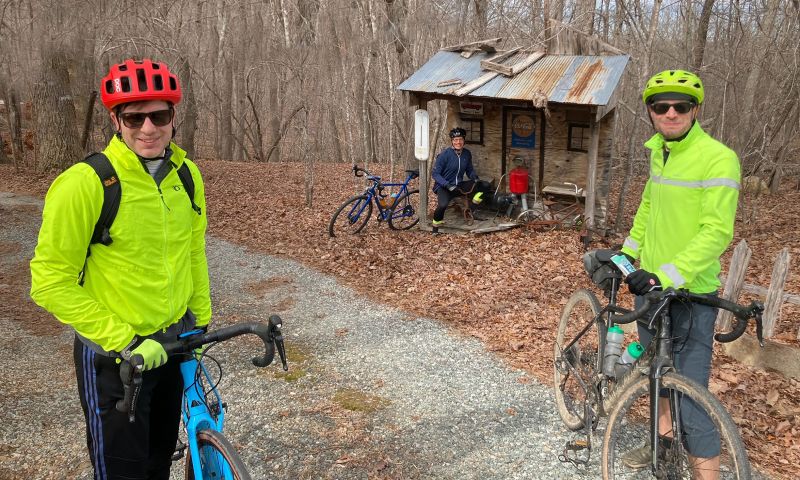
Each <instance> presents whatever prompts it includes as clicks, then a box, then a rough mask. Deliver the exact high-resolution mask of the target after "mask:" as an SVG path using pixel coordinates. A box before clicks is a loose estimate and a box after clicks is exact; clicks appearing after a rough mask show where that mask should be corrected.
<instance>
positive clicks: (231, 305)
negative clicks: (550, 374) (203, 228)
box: [0, 194, 600, 479]
mask: <svg viewBox="0 0 800 480" xmlns="http://www.w3.org/2000/svg"><path fill="white" fill-rule="evenodd" d="M40 209H41V202H40V201H38V200H36V199H31V198H27V197H20V196H10V195H2V194H0V217H2V218H3V221H2V222H0V247H2V248H0V267H2V268H3V269H10V268H12V267H15V266H16V267H17V268H18V267H19V266H20V264H21V262H24V265H25V266H27V261H28V260H29V259H30V257H31V256H32V252H33V246H34V243H35V238H36V232H37V229H38V222H39V219H38V217H37V215H36V214H37V213H38V212H39V211H40ZM14 245H20V246H21V247H19V248H15V247H14ZM208 252H209V263H210V269H211V279H212V294H213V300H214V306H215V322H216V324H217V325H223V324H226V323H231V322H238V321H247V320H253V319H264V318H266V316H267V315H268V314H269V313H279V314H280V315H281V316H282V317H283V318H284V332H285V334H286V343H287V347H288V348H289V353H290V371H289V374H288V375H286V374H282V373H281V370H280V369H279V368H277V367H275V366H270V367H268V368H266V369H256V368H255V367H253V366H252V365H251V364H250V363H249V358H250V356H252V355H253V354H254V353H256V349H257V347H258V345H257V343H256V341H253V340H250V339H241V340H240V341H232V342H227V343H226V344H223V345H219V346H218V347H217V348H214V350H213V352H215V353H214V354H215V356H216V357H217V358H219V359H220V362H221V364H222V368H223V370H224V373H225V376H224V378H223V382H222V385H221V391H222V393H223V395H224V397H225V400H226V402H227V405H228V416H227V417H226V420H227V424H226V433H227V435H228V437H229V439H230V440H231V441H232V442H233V443H234V444H235V445H236V446H237V448H238V449H239V450H240V452H241V453H242V456H243V458H244V460H245V463H246V464H247V465H248V466H249V467H250V469H251V471H252V474H253V478H258V479H261V478H273V477H274V478H292V479H294V478H308V479H318V478H331V479H366V478H393V479H394V478H459V479H473V478H474V479H478V478H480V479H486V478H497V479H514V478H520V479H521V478H542V479H554V478H582V477H586V478H597V477H598V476H599V466H598V464H597V458H595V460H594V462H593V464H592V465H590V467H589V468H588V469H587V470H586V472H581V471H579V470H576V469H575V468H574V467H572V466H571V465H565V464H562V463H560V462H559V461H558V459H557V455H558V453H559V452H560V451H561V449H562V448H563V445H564V443H565V442H566V441H567V440H568V439H569V438H571V436H570V435H569V434H568V432H567V431H566V429H565V428H564V427H562V425H561V423H560V420H559V419H558V416H557V414H556V413H555V407H554V405H553V401H552V391H551V389H550V388H548V387H546V386H543V385H541V384H539V383H538V382H536V381H535V380H533V379H532V378H530V377H529V376H527V375H526V374H525V373H524V372H522V371H519V370H514V369H511V368H508V367H507V366H506V365H504V363H503V362H502V361H501V360H500V359H498V358H497V357H496V356H495V355H493V354H492V353H490V352H487V351H485V349H484V347H483V345H482V344H481V343H480V342H479V341H477V340H475V339H472V338H465V337H463V336H461V335H459V334H457V333H455V332H453V331H451V330H449V329H448V328H446V327H445V326H443V325H442V324H441V323H439V322H437V321H435V320H431V319H427V318H418V317H414V316H410V315H408V314H406V313H404V312H402V311H398V310H395V309H392V308H388V307H386V306H383V305H378V304H374V303H371V302H370V301H368V300H367V299H365V298H363V297H360V296H358V295H357V294H355V293H354V292H353V291H352V290H350V289H348V288H347V287H344V286H342V285H341V284H339V283H338V282H337V281H336V280H335V279H333V278H331V277H328V276H325V275H321V274H320V273H318V272H316V271H314V270H311V269H309V268H306V267H305V266H303V265H301V264H299V263H296V262H294V261H290V260H286V259H282V258H276V257H270V256H267V255H261V254H256V253H252V252H248V251H246V250H244V249H243V248H241V247H239V246H236V245H232V244H230V243H227V242H224V241H221V240H217V239H214V238H210V239H209V243H208ZM11 287H12V286H11V285H8V284H2V282H0V293H2V294H3V297H4V298H8V296H7V293H8V292H11V290H12V288H11ZM5 301H6V300H4V302H5ZM9 316H10V315H7V314H6V315H0V329H2V331H3V333H4V334H3V335H0V358H2V359H3V364H4V368H2V369H0V385H2V390H0V404H2V407H3V408H2V409H0V412H2V413H0V415H2V417H1V418H0V465H2V466H1V467H0V478H37V479H51V478H52V479H61V478H79V479H88V478H90V472H89V466H88V462H87V460H86V454H85V447H84V436H83V422H82V415H81V413H80V406H79V404H78V400H77V395H76V393H75V380H74V373H73V367H72V361H71V343H72V334H71V333H70V332H69V330H68V329H65V328H53V329H52V333H50V334H43V333H42V331H41V329H39V330H36V331H32V330H31V329H30V328H26V326H25V325H24V324H23V322H21V321H20V320H19V319H18V318H9ZM51 321H52V322H55V320H51ZM543 341H549V339H544V340H543ZM54 358H57V359H59V360H61V361H64V359H66V361H65V363H64V364H62V365H58V366H55V365H54V364H53V362H52V359H54ZM12 361H13V364H12V363H11V362H12ZM10 367H11V368H10ZM599 453H600V452H599V449H598V450H596V454H595V457H599ZM179 470H180V469H179V468H178V467H177V466H176V468H175V469H174V471H175V475H174V478H177V479H180V478H182V474H181V473H180V471H179Z"/></svg>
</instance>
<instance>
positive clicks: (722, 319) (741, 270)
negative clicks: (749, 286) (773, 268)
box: [717, 240, 753, 331]
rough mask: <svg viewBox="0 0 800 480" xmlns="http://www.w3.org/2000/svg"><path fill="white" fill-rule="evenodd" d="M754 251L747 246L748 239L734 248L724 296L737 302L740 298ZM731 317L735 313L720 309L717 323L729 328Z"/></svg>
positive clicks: (726, 328) (723, 329) (725, 328)
mask: <svg viewBox="0 0 800 480" xmlns="http://www.w3.org/2000/svg"><path fill="white" fill-rule="evenodd" d="M752 254H753V251H752V250H751V249H750V247H748V246H747V241H746V240H742V241H740V242H739V244H738V245H736V248H734V249H733V256H732V257H731V266H730V268H729V269H728V277H727V278H726V280H725V289H724V290H723V292H722V298H724V299H725V300H730V301H731V302H735V301H737V300H738V298H739V292H740V291H741V290H742V285H744V275H745V273H746V272H747V265H748V264H749V263H750V256H751V255H752ZM731 317H733V314H732V313H731V312H729V311H727V310H724V309H720V310H719V313H718V314H717V325H719V326H720V328H721V329H722V331H726V330H728V328H730V324H731Z"/></svg>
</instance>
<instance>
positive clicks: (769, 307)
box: [764, 248, 789, 338]
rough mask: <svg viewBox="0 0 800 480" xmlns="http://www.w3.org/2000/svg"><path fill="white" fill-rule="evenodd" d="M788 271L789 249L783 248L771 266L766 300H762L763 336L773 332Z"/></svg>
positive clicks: (768, 336)
mask: <svg viewBox="0 0 800 480" xmlns="http://www.w3.org/2000/svg"><path fill="white" fill-rule="evenodd" d="M788 272H789V249H788V248H784V249H783V250H781V253H780V254H778V258H777V259H776V260H775V266H774V267H772V277H771V278H770V282H769V290H767V300H766V301H765V302H764V338H770V337H772V335H773V334H774V333H775V323H776V322H777V320H778V316H779V315H780V313H781V305H783V286H784V284H785V283H786V276H787V274H788Z"/></svg>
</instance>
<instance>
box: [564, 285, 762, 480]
mask: <svg viewBox="0 0 800 480" xmlns="http://www.w3.org/2000/svg"><path fill="white" fill-rule="evenodd" d="M609 280H610V281H611V285H610V289H609V290H608V291H607V292H606V296H607V298H608V300H609V301H608V303H607V304H606V305H605V306H604V307H603V306H601V305H600V304H597V307H599V308H596V309H595V310H594V311H596V312H597V313H596V314H595V315H593V317H592V318H591V319H588V321H586V323H585V324H583V323H582V322H581V323H577V324H574V326H575V327H576V328H577V329H578V332H577V333H576V334H574V335H573V336H572V338H569V337H567V338H564V339H563V342H562V343H561V344H560V345H559V351H558V352H559V353H558V355H557V357H556V365H555V367H556V369H557V372H562V374H568V375H569V377H567V376H565V377H564V378H563V380H565V381H566V379H567V378H570V377H571V378H572V380H573V381H574V382H576V383H577V386H578V388H579V390H578V391H583V393H584V397H583V399H582V402H583V405H582V407H583V408H582V410H583V416H582V422H581V423H582V424H583V425H582V426H581V427H580V429H582V430H583V431H584V432H585V435H586V440H585V441H571V442H569V443H567V446H566V447H565V450H564V453H563V454H562V455H560V456H559V458H560V459H561V461H563V462H571V463H575V464H586V463H588V460H589V455H590V454H591V453H588V454H587V455H586V456H585V458H583V456H578V455H577V454H571V453H570V452H577V451H578V450H583V449H587V450H588V451H589V452H591V431H592V430H593V429H594V426H595V425H596V423H595V422H596V421H597V420H598V419H599V417H603V416H607V415H608V414H609V412H606V411H605V410H606V408H609V407H613V405H611V406H609V405H606V401H605V399H606V398H607V397H609V394H610V392H609V388H610V386H611V385H614V384H616V385H617V388H619V385H620V384H622V383H623V378H625V377H622V378H617V377H616V376H609V375H606V374H605V373H604V371H603V362H604V358H605V351H606V346H607V345H606V332H607V331H608V329H609V328H611V327H612V326H614V325H615V324H625V323H631V322H634V321H636V322H639V323H640V324H642V325H646V326H648V327H649V328H651V329H652V328H655V329H656V333H655V335H654V336H653V338H652V340H651V342H650V344H649V345H648V347H647V352H646V353H645V354H644V355H643V359H645V360H646V362H647V363H645V364H644V365H641V366H640V367H638V369H639V371H641V373H644V372H643V371H642V369H643V368H644V366H645V365H646V368H647V377H648V379H649V382H648V391H649V392H650V395H649V408H648V413H649V416H650V418H649V419H648V424H649V432H648V433H649V435H648V437H649V439H650V445H651V446H652V452H651V453H652V458H651V464H650V467H651V469H652V473H653V474H654V475H655V474H656V473H657V472H658V471H659V466H660V463H661V462H662V461H663V460H661V459H660V458H659V457H658V453H659V449H660V448H661V447H658V445H659V440H658V439H659V416H660V414H661V413H662V412H661V411H660V409H661V408H662V406H661V405H659V403H660V402H659V399H660V398H661V397H660V395H659V392H661V390H662V380H663V379H664V378H665V375H667V374H668V373H669V372H671V371H675V372H676V373H678V374H680V372H677V371H676V369H675V366H674V363H673V355H674V353H673V337H672V317H671V313H670V308H669V307H670V305H671V304H672V302H673V301H676V300H686V301H690V302H694V303H698V304H704V305H708V306H712V307H716V308H724V309H726V310H729V311H731V312H733V313H734V315H735V316H736V322H737V323H736V325H735V326H734V328H733V330H732V331H731V332H729V333H724V334H716V335H715V339H716V340H717V341H720V342H728V341H732V340H734V339H736V338H738V337H739V336H741V334H742V333H743V332H744V330H745V328H746V326H747V323H748V319H750V318H753V319H755V322H756V333H757V336H758V338H759V341H761V312H763V305H761V304H760V303H759V302H753V303H751V305H750V306H749V307H744V306H741V305H738V304H736V303H733V302H729V301H727V300H724V299H720V298H718V297H709V296H705V295H697V294H692V293H689V292H685V291H677V290H673V289H667V290H666V291H664V292H660V291H659V292H654V293H652V294H647V295H646V296H645V297H643V298H644V301H643V303H642V305H641V306H639V307H638V308H637V309H635V310H634V311H629V310H626V309H623V308H621V307H618V306H617V292H618V290H619V288H620V286H621V282H622V276H621V275H619V274H617V276H615V277H612V278H610V279H609ZM563 321H564V320H563V318H562V322H563ZM594 326H596V327H597V333H594V332H591V329H592V327H594ZM559 328H560V329H561V328H562V327H559ZM559 331H561V330H559ZM595 334H596V335H597V336H598V338H597V342H598V343H597V345H598V346H597V358H596V359H594V362H591V363H593V364H594V365H592V366H591V367H589V365H591V363H590V362H585V363H583V365H584V366H583V367H582V366H581V365H582V363H581V362H580V361H579V362H575V359H577V358H580V352H581V348H580V346H579V345H578V344H579V342H581V340H582V339H584V338H586V335H590V336H592V337H593V336H594V335H595ZM560 335H561V333H559V336H560ZM576 347H577V349H576ZM573 352H577V353H578V356H575V353H573ZM634 368H637V367H634ZM637 375H638V374H637ZM612 380H613V382H612ZM565 385H566V383H561V384H556V385H555V388H556V389H563V388H564V386H565ZM668 400H669V411H670V414H671V423H672V432H673V433H672V441H673V442H677V444H682V440H683V438H682V437H683V435H684V433H683V431H682V428H681V427H680V426H681V425H682V423H681V418H680V416H681V411H680V408H679V403H680V394H679V393H677V392H675V391H673V390H670V393H669V398H668ZM578 405H580V404H576V406H578ZM592 407H595V408H596V409H597V412H594V411H592ZM609 410H613V408H609ZM573 411H575V410H573Z"/></svg>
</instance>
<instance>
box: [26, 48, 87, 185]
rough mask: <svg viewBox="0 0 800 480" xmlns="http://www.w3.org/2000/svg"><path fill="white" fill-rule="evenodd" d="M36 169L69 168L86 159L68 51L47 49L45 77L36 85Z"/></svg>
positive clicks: (43, 70)
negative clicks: (73, 94)
mask: <svg viewBox="0 0 800 480" xmlns="http://www.w3.org/2000/svg"><path fill="white" fill-rule="evenodd" d="M34 104H35V106H36V133H37V142H36V169H37V170H38V171H40V172H41V171H46V170H50V169H53V168H56V169H65V168H67V167H68V166H70V165H72V164H73V163H75V162H77V161H79V160H81V159H83V152H82V150H81V147H80V138H79V137H78V119H77V116H76V113H75V105H74V103H73V100H72V93H71V91H70V87H69V71H68V65H67V55H66V53H65V52H64V51H63V50H61V49H54V50H51V49H47V50H45V58H44V67H43V69H42V75H41V81H40V82H39V83H38V84H37V85H36V86H35V92H34Z"/></svg>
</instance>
